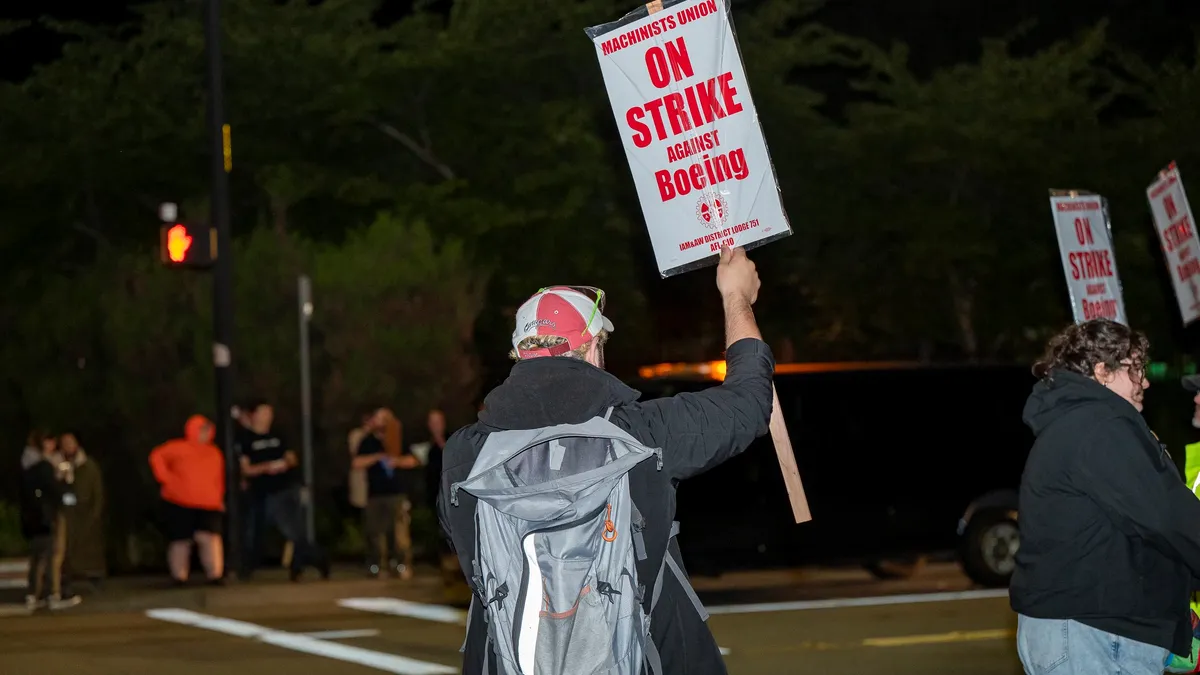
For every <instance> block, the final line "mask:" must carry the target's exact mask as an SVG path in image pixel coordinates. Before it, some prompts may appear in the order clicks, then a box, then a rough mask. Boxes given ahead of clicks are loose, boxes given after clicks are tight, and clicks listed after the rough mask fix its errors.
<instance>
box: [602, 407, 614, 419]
mask: <svg viewBox="0 0 1200 675" xmlns="http://www.w3.org/2000/svg"><path fill="white" fill-rule="evenodd" d="M612 411H613V406H611V405H610V406H608V410H606V411H605V412H604V419H605V420H607V419H608V418H609V417H610V416H612Z"/></svg>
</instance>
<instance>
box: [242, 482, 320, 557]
mask: <svg viewBox="0 0 1200 675" xmlns="http://www.w3.org/2000/svg"><path fill="white" fill-rule="evenodd" d="M246 502H247V504H246V506H247V508H246V515H245V539H244V540H243V541H244V542H245V545H244V548H243V551H244V555H243V557H242V577H243V578H245V579H249V578H250V577H251V576H252V575H253V574H254V571H255V570H256V569H258V567H259V565H260V563H261V560H262V542H263V539H264V538H266V534H267V525H268V524H270V525H273V526H274V527H275V529H276V530H278V531H279V533H280V534H282V535H283V537H284V538H285V539H287V540H288V541H290V542H292V546H293V547H295V548H294V552H293V554H292V565H291V567H292V571H293V572H299V571H301V570H303V569H304V568H306V567H316V568H318V569H319V568H321V567H323V566H325V565H326V564H328V563H327V561H328V559H327V558H326V556H325V552H324V551H322V550H321V548H320V547H318V546H317V545H316V543H314V542H312V541H309V539H308V533H307V532H306V531H305V529H306V528H305V522H304V507H303V505H302V504H301V502H300V488H299V487H293V488H288V489H286V490H280V491H279V492H271V493H267V494H261V493H255V492H253V491H251V492H250V493H248V494H247V500H246Z"/></svg>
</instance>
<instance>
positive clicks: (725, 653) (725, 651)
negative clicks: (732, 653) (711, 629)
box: [717, 647, 729, 656]
mask: <svg viewBox="0 0 1200 675" xmlns="http://www.w3.org/2000/svg"><path fill="white" fill-rule="evenodd" d="M717 649H719V650H721V656H729V647H717Z"/></svg>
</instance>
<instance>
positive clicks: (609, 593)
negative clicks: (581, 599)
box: [596, 581, 621, 602]
mask: <svg viewBox="0 0 1200 675" xmlns="http://www.w3.org/2000/svg"><path fill="white" fill-rule="evenodd" d="M596 592H597V593H599V594H600V595H602V596H604V597H605V598H608V601H609V602H615V601H616V599H615V598H614V597H613V596H615V595H620V594H621V591H618V590H617V589H615V588H613V587H612V584H610V583H608V582H607V581H600V582H597V583H596Z"/></svg>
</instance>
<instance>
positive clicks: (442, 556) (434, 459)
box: [425, 408, 462, 589]
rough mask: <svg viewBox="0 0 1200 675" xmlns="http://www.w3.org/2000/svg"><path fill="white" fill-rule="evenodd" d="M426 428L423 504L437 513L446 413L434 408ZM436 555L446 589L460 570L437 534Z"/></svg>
mask: <svg viewBox="0 0 1200 675" xmlns="http://www.w3.org/2000/svg"><path fill="white" fill-rule="evenodd" d="M426 428H427V430H428V432H429V441H428V444H429V449H428V451H427V455H426V459H425V504H426V505H427V506H428V507H429V509H430V511H432V512H433V513H437V499H438V486H439V484H440V482H441V480H442V455H443V453H444V452H445V449H446V414H445V413H443V412H442V411H441V410H439V409H437V408H434V409H433V410H430V411H429V416H428V417H427V418H426ZM436 539H437V544H436V546H437V548H436V549H435V554H436V556H437V562H438V569H439V570H440V571H441V574H442V585H443V586H444V587H446V588H447V589H449V588H451V587H452V586H454V585H455V584H457V583H459V582H460V581H461V580H462V573H461V572H462V571H461V569H460V568H459V566H458V556H456V555H454V551H453V550H452V549H451V548H450V544H449V543H448V542H447V541H446V538H445V537H442V536H438V537H436Z"/></svg>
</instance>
